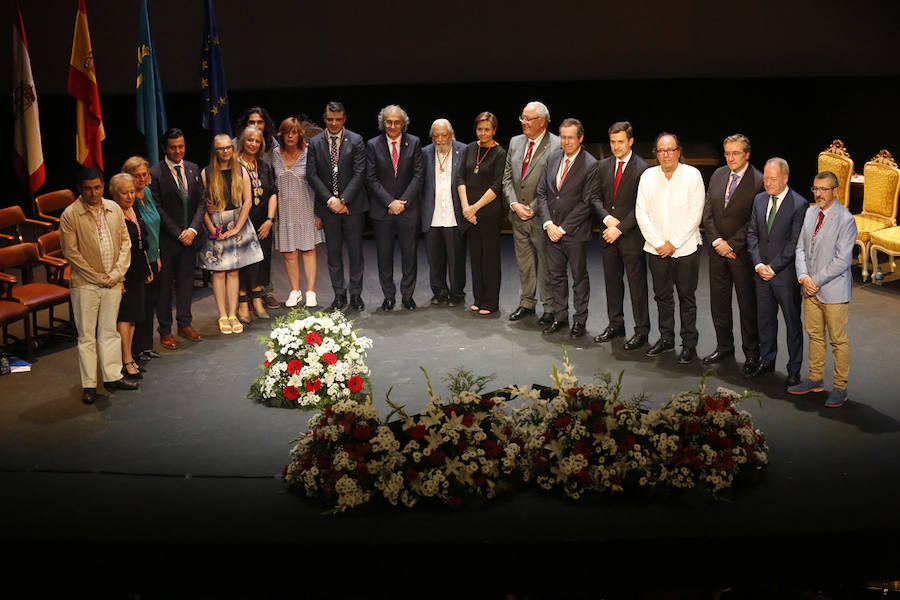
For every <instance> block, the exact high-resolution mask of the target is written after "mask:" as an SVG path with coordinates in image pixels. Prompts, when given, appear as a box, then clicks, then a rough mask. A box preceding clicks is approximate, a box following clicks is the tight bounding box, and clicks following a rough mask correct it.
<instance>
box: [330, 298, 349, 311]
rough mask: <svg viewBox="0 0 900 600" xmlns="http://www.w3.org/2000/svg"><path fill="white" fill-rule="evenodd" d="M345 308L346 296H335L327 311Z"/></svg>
mask: <svg viewBox="0 0 900 600" xmlns="http://www.w3.org/2000/svg"><path fill="white" fill-rule="evenodd" d="M345 306H347V296H335V297H334V301H332V303H331V306H329V307H328V310H341V309H342V308H344V307H345Z"/></svg>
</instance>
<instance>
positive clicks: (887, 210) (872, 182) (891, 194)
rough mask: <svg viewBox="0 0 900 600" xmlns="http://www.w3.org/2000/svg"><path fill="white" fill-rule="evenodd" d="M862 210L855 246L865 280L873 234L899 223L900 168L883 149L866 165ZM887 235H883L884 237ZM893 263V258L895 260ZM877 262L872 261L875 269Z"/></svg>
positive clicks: (856, 216) (857, 223)
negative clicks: (857, 248)
mask: <svg viewBox="0 0 900 600" xmlns="http://www.w3.org/2000/svg"><path fill="white" fill-rule="evenodd" d="M863 174H864V175H865V179H866V181H865V184H864V188H863V207H862V212H861V213H860V214H858V215H853V218H854V219H856V230H857V234H856V245H857V246H859V264H860V265H862V278H863V281H865V280H866V278H867V277H868V276H869V268H868V263H869V254H870V242H871V238H872V234H873V233H875V232H878V231H881V230H883V229H888V228H892V227H896V226H897V196H898V193H900V169H898V168H897V163H896V162H894V159H893V158H892V157H891V153H890V152H888V151H887V150H882V151H881V152H879V153H878V154H877V155H876V156H875V157H873V158H872V160H870V161H869V162H867V163H866V165H865V167H863ZM882 237H884V236H882ZM892 262H893V261H892ZM877 266H878V263H877V262H876V263H873V265H872V268H873V271H874V270H877Z"/></svg>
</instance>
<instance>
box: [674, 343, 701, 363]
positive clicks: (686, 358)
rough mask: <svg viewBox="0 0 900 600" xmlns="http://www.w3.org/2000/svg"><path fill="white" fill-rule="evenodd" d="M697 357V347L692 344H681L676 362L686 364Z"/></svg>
mask: <svg viewBox="0 0 900 600" xmlns="http://www.w3.org/2000/svg"><path fill="white" fill-rule="evenodd" d="M696 358H697V349H696V348H694V347H693V346H682V347H681V354H679V355H678V364H680V365H688V364H690V363H692V362H694V359H696Z"/></svg>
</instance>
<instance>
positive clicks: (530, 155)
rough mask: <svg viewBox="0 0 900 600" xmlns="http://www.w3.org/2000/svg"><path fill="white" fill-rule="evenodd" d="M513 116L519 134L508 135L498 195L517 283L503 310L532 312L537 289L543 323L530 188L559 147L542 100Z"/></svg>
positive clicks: (544, 283) (547, 317) (548, 311)
mask: <svg viewBox="0 0 900 600" xmlns="http://www.w3.org/2000/svg"><path fill="white" fill-rule="evenodd" d="M519 121H520V122H521V123H522V135H517V136H515V137H514V138H512V139H511V140H510V142H509V152H507V153H506V167H505V168H504V170H503V194H504V196H505V197H506V202H507V203H508V204H509V222H510V224H511V225H512V231H513V247H514V248H515V250H516V263H517V265H518V267H519V282H520V283H521V286H522V293H521V296H520V297H519V307H518V308H517V309H516V310H514V311H513V312H512V313H511V314H510V315H509V320H510V321H518V320H520V319H523V318H525V317H527V316H529V315H533V314H534V312H535V310H534V309H535V306H537V294H540V298H541V303H542V304H543V306H544V312H543V314H542V315H541V318H540V319H539V322H540V324H541V325H549V324H551V323H553V308H552V303H553V291H552V290H551V289H550V276H549V274H548V272H547V261H546V258H545V255H544V243H545V239H546V237H547V234H546V233H544V230H543V228H542V227H541V223H539V222H538V221H539V220H538V219H536V218H535V210H536V209H537V204H536V201H535V197H534V193H535V189H536V188H537V184H538V180H539V179H540V176H541V171H542V170H543V169H544V163H546V162H547V157H548V156H549V155H550V153H551V152H553V151H554V150H557V149H558V148H559V136H557V135H555V134H553V133H550V132H548V131H547V125H548V124H549V122H550V111H549V110H548V109H547V107H546V106H545V105H544V103H543V102H538V101H533V102H529V103H528V104H526V105H525V108H524V109H522V115H521V116H520V117H519Z"/></svg>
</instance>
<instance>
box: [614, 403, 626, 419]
mask: <svg viewBox="0 0 900 600" xmlns="http://www.w3.org/2000/svg"><path fill="white" fill-rule="evenodd" d="M623 410H625V405H624V404H619V405H618V406H616V407H615V408H613V416H614V417H617V416H619V413H620V412H622V411H623Z"/></svg>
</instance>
